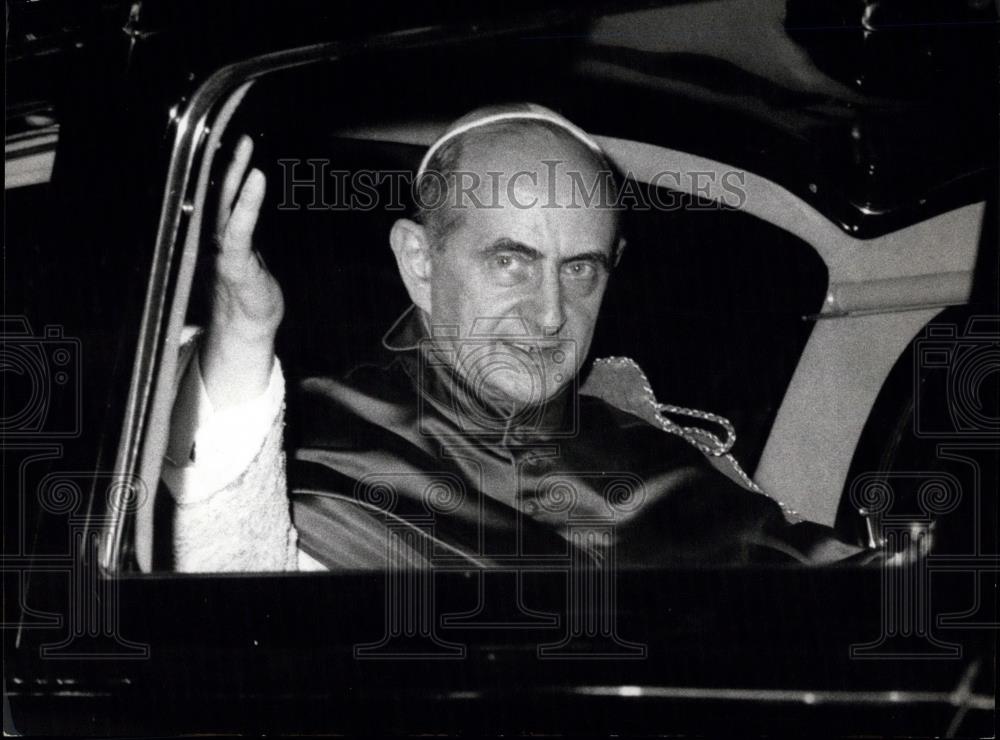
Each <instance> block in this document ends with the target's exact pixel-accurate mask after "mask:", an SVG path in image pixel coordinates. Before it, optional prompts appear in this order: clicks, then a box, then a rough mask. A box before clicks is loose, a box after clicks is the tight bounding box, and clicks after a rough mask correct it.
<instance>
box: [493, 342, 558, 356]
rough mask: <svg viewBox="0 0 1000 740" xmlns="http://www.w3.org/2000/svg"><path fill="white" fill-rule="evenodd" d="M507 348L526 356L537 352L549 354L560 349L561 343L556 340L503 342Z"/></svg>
mask: <svg viewBox="0 0 1000 740" xmlns="http://www.w3.org/2000/svg"><path fill="white" fill-rule="evenodd" d="M504 344H506V345H507V346H508V347H513V348H514V349H518V350H520V351H521V352H526V353H528V354H536V353H539V352H546V351H548V352H551V351H552V350H556V349H559V348H560V347H562V342H561V341H560V340H558V339H550V340H536V341H531V342H511V341H505V342H504Z"/></svg>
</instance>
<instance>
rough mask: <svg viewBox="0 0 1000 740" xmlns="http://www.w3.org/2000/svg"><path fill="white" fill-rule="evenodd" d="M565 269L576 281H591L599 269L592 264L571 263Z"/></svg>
mask: <svg viewBox="0 0 1000 740" xmlns="http://www.w3.org/2000/svg"><path fill="white" fill-rule="evenodd" d="M563 269H564V270H565V271H566V273H567V274H568V275H569V276H570V277H571V278H574V279H576V280H589V279H591V278H592V277H594V276H595V275H596V274H597V268H596V267H595V266H594V265H593V264H591V263H590V262H570V263H569V264H568V265H566V266H565V267H564V268H563Z"/></svg>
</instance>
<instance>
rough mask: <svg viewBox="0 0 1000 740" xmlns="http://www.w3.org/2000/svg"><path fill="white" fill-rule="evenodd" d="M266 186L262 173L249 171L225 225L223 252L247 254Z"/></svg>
mask: <svg viewBox="0 0 1000 740" xmlns="http://www.w3.org/2000/svg"><path fill="white" fill-rule="evenodd" d="M266 185H267V181H266V179H265V178H264V173H263V172H261V171H260V170H258V169H257V168H254V169H252V170H250V174H249V175H248V176H247V180H246V182H245V183H243V189H242V190H241V191H240V195H239V198H238V199H237V200H236V205H234V206H233V212H232V214H231V215H230V216H229V221H228V223H227V224H226V229H225V232H224V234H223V238H222V244H221V247H222V251H223V252H233V253H237V254H239V253H245V254H249V252H250V249H251V243H252V241H253V230H254V227H255V226H256V225H257V217H258V216H259V215H260V206H261V203H263V202H264V191H265V190H266Z"/></svg>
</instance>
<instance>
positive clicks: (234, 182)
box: [216, 135, 253, 236]
mask: <svg viewBox="0 0 1000 740" xmlns="http://www.w3.org/2000/svg"><path fill="white" fill-rule="evenodd" d="M252 154H253V139H251V138H250V137H249V136H246V135H243V136H241V137H240V140H239V142H238V143H237V144H236V151H235V152H234V153H233V159H232V161H231V162H230V163H229V167H227V168H226V176H225V179H224V180H223V181H222V189H221V191H220V193H219V211H218V214H217V217H216V232H217V233H218V234H219V235H220V236H221V234H222V231H223V229H225V227H226V223H227V222H228V221H229V216H230V213H231V211H232V209H233V200H234V199H235V198H236V194H237V193H238V192H239V189H240V183H241V182H242V181H243V175H244V173H245V172H246V169H247V165H248V164H249V163H250V156H251V155H252Z"/></svg>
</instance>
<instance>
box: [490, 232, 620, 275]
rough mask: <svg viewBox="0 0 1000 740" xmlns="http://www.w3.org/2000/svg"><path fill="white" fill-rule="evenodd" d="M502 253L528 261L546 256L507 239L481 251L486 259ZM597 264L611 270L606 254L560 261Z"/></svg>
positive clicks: (594, 254)
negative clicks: (525, 258) (514, 254)
mask: <svg viewBox="0 0 1000 740" xmlns="http://www.w3.org/2000/svg"><path fill="white" fill-rule="evenodd" d="M502 252H515V253H516V254H520V255H523V256H524V257H527V258H528V259H532V260H537V259H541V258H542V257H544V256H545V255H543V254H542V253H541V252H539V251H538V250H537V249H535V248H534V247H529V246H528V245H527V244H523V243H522V242H519V241H515V240H514V239H510V238H507V237H503V238H500V239H497V240H496V241H495V242H492V243H491V244H488V245H487V246H485V247H483V248H482V249H481V250H480V254H482V255H483V256H484V257H492V256H494V255H496V254H500V253H502ZM584 261H589V262H596V263H598V264H599V265H601V266H602V267H604V268H606V269H609V270H610V269H611V257H610V256H609V255H607V254H605V253H604V252H597V251H590V252H580V253H579V254H574V255H572V256H570V257H565V258H563V259H562V260H560V261H559V264H560V265H567V264H569V263H571V262H584Z"/></svg>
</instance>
